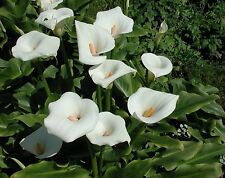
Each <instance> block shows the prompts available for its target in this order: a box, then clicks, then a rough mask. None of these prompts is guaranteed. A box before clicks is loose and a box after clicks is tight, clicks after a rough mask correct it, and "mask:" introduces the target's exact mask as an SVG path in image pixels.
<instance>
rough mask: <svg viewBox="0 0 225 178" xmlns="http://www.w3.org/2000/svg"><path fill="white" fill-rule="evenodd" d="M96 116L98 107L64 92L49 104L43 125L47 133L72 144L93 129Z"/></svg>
mask: <svg viewBox="0 0 225 178" xmlns="http://www.w3.org/2000/svg"><path fill="white" fill-rule="evenodd" d="M98 115H99V111H98V107H97V105H96V104H95V102H94V101H92V100H90V99H82V98H81V97H80V96H79V95H77V94H76V93H73V92H66V93H64V94H63V95H62V96H61V98H60V99H58V100H57V101H55V102H52V103H50V104H49V115H48V117H47V118H45V120H44V124H45V127H46V128H47V129H48V133H50V134H53V135H56V136H57V137H59V138H61V139H62V140H64V141H65V142H72V141H74V140H75V139H77V138H79V137H82V136H84V135H86V134H87V133H88V132H90V131H91V130H92V129H94V127H95V125H96V123H97V121H98Z"/></svg>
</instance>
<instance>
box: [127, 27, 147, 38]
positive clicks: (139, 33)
mask: <svg viewBox="0 0 225 178" xmlns="http://www.w3.org/2000/svg"><path fill="white" fill-rule="evenodd" d="M147 34H148V31H147V30H146V29H144V28H142V27H140V26H138V25H134V29H133V31H132V32H131V33H129V34H127V37H138V36H145V35H147Z"/></svg>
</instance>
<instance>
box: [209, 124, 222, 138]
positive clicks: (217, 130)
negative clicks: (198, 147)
mask: <svg viewBox="0 0 225 178" xmlns="http://www.w3.org/2000/svg"><path fill="white" fill-rule="evenodd" d="M210 134H211V135H212V136H219V137H220V138H221V140H223V141H225V126H224V124H223V121H222V120H218V121H215V122H214V124H213V126H212V129H211V132H210Z"/></svg>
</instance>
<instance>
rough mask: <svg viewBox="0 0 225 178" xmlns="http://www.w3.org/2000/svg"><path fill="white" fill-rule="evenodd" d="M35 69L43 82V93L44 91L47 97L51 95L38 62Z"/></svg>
mask: <svg viewBox="0 0 225 178" xmlns="http://www.w3.org/2000/svg"><path fill="white" fill-rule="evenodd" d="M36 68H37V71H38V73H39V75H40V76H41V80H42V81H43V84H44V88H45V91H46V93H47V95H48V96H50V95H51V91H50V89H49V86H48V82H47V80H46V78H45V76H44V74H43V67H42V64H41V63H40V62H39V63H38V64H37V67H36Z"/></svg>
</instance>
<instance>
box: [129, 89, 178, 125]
mask: <svg viewBox="0 0 225 178" xmlns="http://www.w3.org/2000/svg"><path fill="white" fill-rule="evenodd" d="M178 98H179V96H178V95H173V94H170V93H165V92H159V91H155V90H152V89H149V88H144V87H142V88H139V89H138V90H137V91H136V92H135V93H134V94H132V95H131V96H130V97H129V99H128V103H127V106H128V110H129V112H130V114H131V115H132V116H134V117H135V118H136V119H139V120H141V121H142V122H145V123H150V124H151V123H155V122H158V121H160V120H162V119H163V118H165V117H167V116H169V115H170V114H171V113H172V112H173V111H174V110H175V108H176V103H177V100H178Z"/></svg>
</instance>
